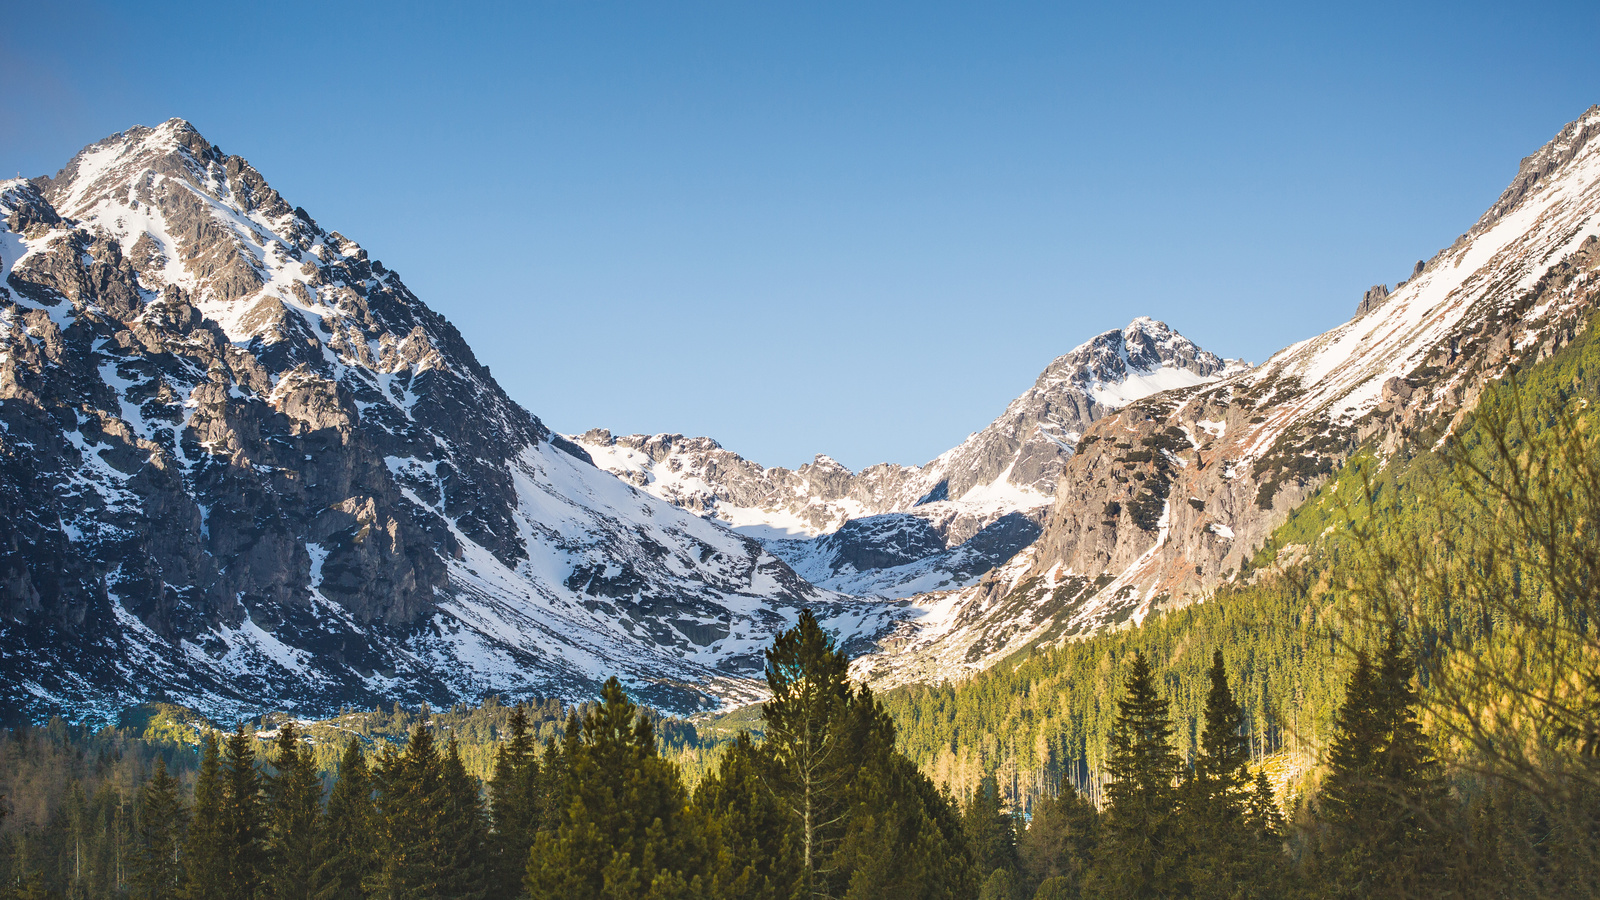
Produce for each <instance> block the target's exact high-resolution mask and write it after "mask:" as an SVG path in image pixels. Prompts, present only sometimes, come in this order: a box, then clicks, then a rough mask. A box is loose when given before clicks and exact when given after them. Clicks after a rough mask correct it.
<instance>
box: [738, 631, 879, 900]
mask: <svg viewBox="0 0 1600 900" xmlns="http://www.w3.org/2000/svg"><path fill="white" fill-rule="evenodd" d="M766 660H767V671H766V674H767V687H768V688H769V689H770V690H771V692H772V699H770V700H768V701H767V702H766V703H764V704H763V705H762V707H761V717H762V720H763V722H764V723H765V731H766V735H765V736H766V747H767V750H768V752H769V754H770V756H769V759H770V760H771V767H770V772H769V781H768V783H769V785H770V786H771V788H772V790H773V792H774V794H775V795H776V796H777V798H778V801H779V803H780V804H782V806H783V808H784V809H785V810H787V811H788V813H789V815H791V816H792V817H793V818H794V827H795V829H796V835H797V837H798V840H799V844H800V846H799V851H800V859H801V866H802V873H803V876H804V878H805V891H806V893H807V894H809V895H815V896H819V897H822V896H830V895H832V894H835V893H839V892H842V885H839V884H836V883H835V882H837V880H838V879H837V878H835V877H834V876H835V875H837V874H839V873H837V872H836V871H835V868H836V867H835V866H834V865H833V851H834V848H835V846H836V845H837V843H838V841H839V840H840V838H842V837H843V835H844V832H845V827H846V810H845V804H846V802H847V795H848V790H849V787H850V782H851V780H852V779H853V778H854V777H855V775H856V773H857V772H858V771H859V769H860V766H861V763H862V759H861V757H860V755H859V752H858V751H859V748H858V747H857V746H856V743H857V740H858V736H857V735H854V734H852V733H851V727H850V726H851V724H852V721H853V711H852V701H853V699H854V697H853V694H852V691H851V688H850V681H849V677H848V676H849V667H850V663H849V660H848V659H846V657H845V655H844V653H843V652H842V651H840V650H838V649H837V648H836V647H835V646H834V642H833V638H832V637H830V636H829V635H828V634H827V633H826V632H824V631H823V630H822V626H821V625H820V624H818V622H817V620H816V617H815V616H813V615H812V614H811V611H810V610H805V611H803V612H802V613H801V614H800V620H799V622H798V624H796V625H795V627H793V628H791V629H789V630H787V631H785V632H783V633H782V634H780V635H778V637H777V639H776V640H775V641H774V642H773V645H772V648H771V649H769V650H768V651H767V653H766Z"/></svg>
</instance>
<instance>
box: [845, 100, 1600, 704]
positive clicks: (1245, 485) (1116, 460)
mask: <svg viewBox="0 0 1600 900" xmlns="http://www.w3.org/2000/svg"><path fill="white" fill-rule="evenodd" d="M1597 301H1600V107H1594V108H1591V109H1590V110H1589V111H1588V112H1586V113H1585V114H1584V115H1583V116H1582V117H1581V118H1580V119H1578V120H1577V121H1575V122H1573V123H1571V124H1570V125H1568V126H1567V127H1566V128H1564V129H1563V130H1562V131H1561V133H1560V134H1558V135H1557V136H1556V137H1555V138H1554V139H1553V140H1551V141H1550V143H1548V144H1547V145H1545V146H1544V147H1543V148H1542V149H1540V150H1539V151H1538V152H1537V153H1535V154H1533V155H1532V156H1529V157H1528V158H1526V159H1524V160H1523V161H1522V165H1521V168H1520V169H1519V171H1518V172H1517V175H1516V177H1515V179H1514V180H1513V181H1512V183H1511V185H1510V186H1509V187H1507V188H1506V190H1505V192H1504V193H1503V194H1502V195H1501V196H1500V198H1499V200H1497V201H1496V202H1495V204H1494V206H1492V207H1491V208H1490V209H1489V210H1488V212H1486V213H1484V214H1483V216H1482V217H1481V218H1480V219H1479V220H1478V222H1477V223H1476V224H1475V225H1473V226H1472V228H1471V229H1470V230H1468V231H1467V232H1466V233H1465V234H1463V235H1462V236H1461V237H1460V238H1458V239H1457V240H1456V241H1455V242H1454V243H1453V244H1451V245H1450V246H1449V247H1447V248H1445V249H1444V250H1441V251H1440V252H1439V253H1438V254H1437V255H1435V256H1434V257H1433V258H1432V259H1430V260H1426V261H1424V262H1422V263H1419V264H1418V265H1417V266H1416V267H1415V268H1414V269H1413V270H1412V272H1411V274H1410V276H1409V277H1408V278H1407V279H1406V280H1405V281H1403V282H1402V283H1401V284H1400V285H1399V286H1398V287H1397V288H1396V289H1395V290H1394V291H1393V292H1389V291H1388V289H1387V288H1386V287H1383V286H1381V285H1380V286H1378V287H1375V288H1373V289H1371V290H1369V291H1367V292H1366V294H1365V295H1364V297H1363V298H1362V300H1361V302H1360V303H1359V304H1358V306H1357V314H1356V316H1355V317H1354V318H1353V319H1351V320H1350V321H1349V322H1346V323H1345V324H1343V325H1341V326H1339V327H1337V328H1335V329H1333V330H1331V331H1329V332H1327V333H1325V334H1321V335H1318V336H1316V337H1314V338H1311V339H1310V340H1306V341H1302V342H1300V343H1298V344H1295V345H1293V346H1291V347H1288V348H1286V349H1284V350H1282V351H1280V352H1278V353H1277V354H1275V355H1273V356H1272V358H1270V359H1268V360H1267V361H1266V362H1265V363H1263V364H1262V365H1260V366H1256V367H1254V368H1251V369H1248V370H1246V371H1242V372H1238V373H1236V374H1233V375H1230V376H1229V377H1225V378H1222V379H1220V380H1217V381H1213V382H1211V383H1207V384H1202V385H1198V386H1193V387H1183V388H1178V389H1175V390H1170V391H1166V392H1164V393H1160V394H1153V395H1151V396H1148V397H1145V398H1142V399H1139V400H1136V401H1134V402H1132V403H1129V404H1127V405H1126V406H1124V407H1123V408H1121V409H1119V410H1117V411H1115V412H1113V413H1111V414H1109V415H1107V416H1105V417H1103V418H1101V419H1100V420H1099V421H1097V422H1096V423H1095V424H1094V425H1093V426H1091V427H1090V428H1089V429H1088V430H1087V431H1086V432H1085V433H1084V436H1083V438H1082V439H1081V440H1080V441H1079V442H1078V445H1077V452H1076V453H1075V454H1073V455H1072V457H1071V458H1070V459H1068V460H1067V461H1066V462H1065V464H1064V465H1063V466H1062V469H1061V480H1060V483H1059V485H1058V487H1057V488H1056V493H1055V499H1054V502H1053V504H1052V507H1051V509H1050V512H1049V515H1048V517H1047V518H1046V521H1045V525H1044V531H1043V534H1042V535H1041V536H1040V537H1039V539H1038V540H1037V541H1036V542H1035V543H1034V544H1033V545H1032V546H1030V547H1029V548H1028V549H1027V550H1026V551H1024V552H1022V553H1019V554H1018V555H1017V556H1016V557H1014V558H1013V559H1012V560H1011V561H1010V562H1008V563H1007V564H1006V565H1005V566H1003V567H1001V568H1000V569H997V570H995V571H994V572H991V573H989V574H988V575H986V576H984V578H982V579H981V580H980V581H979V582H978V583H977V584H974V585H973V586H971V587H969V588H966V589H963V590H959V591H947V592H942V593H939V594H934V595H928V596H926V597H921V598H918V601H917V606H918V608H919V610H920V613H919V614H918V615H917V616H915V617H913V618H911V619H908V620H907V623H906V624H905V625H903V626H902V629H901V631H900V633H899V634H897V635H896V636H894V637H893V638H890V639H888V640H887V641H886V642H885V645H886V647H891V648H893V649H892V650H886V651H885V652H881V653H877V654H874V655H872V656H869V657H867V658H865V659H862V660H860V661H859V662H858V664H857V665H858V670H857V671H858V673H859V674H862V675H864V676H867V677H871V678H874V679H876V680H877V681H879V682H880V683H891V684H892V683H898V682H901V681H909V680H929V679H932V680H937V679H940V678H947V677H956V676H959V675H960V674H962V673H963V672H970V671H974V670H978V669H982V668H985V667H987V666H989V665H991V664H992V663H993V662H994V661H996V660H998V659H1001V658H1004V657H1005V656H1007V655H1009V654H1012V653H1016V652H1018V651H1019V650H1022V649H1025V648H1028V647H1033V646H1038V645H1040V644H1049V643H1052V642H1058V641H1063V640H1070V639H1073V638H1076V637H1080V636H1083V635H1088V634H1092V633H1094V632H1097V631H1100V630H1103V629H1107V628H1116V627H1122V626H1124V625H1126V624H1128V623H1138V622H1142V621H1143V620H1144V619H1145V617H1146V616H1148V615H1150V614H1151V613H1152V612H1154V611H1158V610H1161V609H1165V608H1171V607H1176V606H1182V605H1184V604H1187V603H1193V602H1198V601H1202V600H1205V599H1206V598H1207V597H1209V596H1210V595H1211V594H1212V593H1213V592H1214V591H1215V590H1216V589H1217V587H1218V586H1219V585H1222V584H1224V583H1227V582H1232V581H1236V580H1239V579H1241V578H1243V577H1246V573H1247V571H1248V570H1249V569H1250V568H1251V567H1252V565H1258V564H1259V565H1272V564H1274V563H1276V562H1277V560H1276V558H1274V559H1268V560H1261V559H1258V558H1257V554H1258V551H1260V550H1261V549H1262V547H1263V545H1264V544H1265V543H1266V541H1267V539H1268V537H1269V536H1271V534H1272V533H1273V531H1274V530H1275V529H1276V528H1277V527H1278V526H1279V525H1281V524H1283V523H1284V522H1285V521H1286V520H1287V518H1288V516H1289V514H1290V512H1291V511H1293V510H1294V509H1295V508H1296V507H1298V506H1299V505H1300V504H1302V503H1303V502H1305V501H1306V500H1307V499H1308V498H1309V497H1311V496H1312V495H1313V493H1314V492H1315V491H1316V490H1317V489H1318V488H1319V487H1320V486H1321V485H1322V484H1323V483H1324V482H1325V481H1326V480H1327V478H1328V476H1329V475H1330V474H1332V473H1333V472H1334V471H1335V470H1336V469H1337V468H1338V467H1339V466H1340V465H1341V464H1342V463H1343V462H1345V461H1346V460H1347V459H1349V458H1350V456H1351V455H1352V454H1353V453H1354V452H1356V451H1357V450H1358V449H1360V448H1363V447H1367V448H1372V449H1374V450H1375V451H1376V452H1378V453H1379V454H1383V453H1388V452H1393V451H1395V450H1396V449H1397V448H1399V447H1401V446H1403V445H1406V444H1408V443H1410V442H1413V441H1422V442H1423V445H1424V446H1426V445H1429V444H1431V443H1433V442H1436V441H1437V440H1438V437H1439V436H1440V435H1443V434H1447V433H1448V432H1449V430H1450V429H1452V428H1453V427H1454V426H1455V425H1457V424H1458V423H1459V422H1460V421H1461V419H1462V417H1463V416H1465V415H1466V414H1467V413H1469V412H1470V411H1471V410H1472V409H1473V408H1474V407H1475V406H1476V404H1477V400H1478V397H1479V395H1480V394H1481V392H1482V391H1483V389H1484V386H1485V385H1486V384H1488V383H1489V382H1490V381H1491V380H1494V379H1497V378H1500V377H1502V376H1504V375H1506V374H1508V373H1513V372H1516V371H1517V370H1518V369H1519V368H1520V367H1523V366H1526V365H1528V364H1530V363H1533V362H1536V361H1538V360H1540V359H1543V358H1545V357H1547V356H1548V355H1549V354H1550V353H1552V352H1553V351H1555V350H1557V349H1559V348H1561V347H1563V346H1565V345H1566V344H1568V343H1570V342H1571V341H1572V339H1573V338H1574V336H1575V335H1577V334H1578V333H1579V332H1581V331H1582V330H1583V329H1584V328H1586V327H1587V326H1588V323H1589V321H1590V319H1591V318H1592V316H1593V315H1594V312H1595V308H1596V303H1597ZM1299 550H1304V548H1303V547H1301V548H1299ZM1281 552H1287V553H1289V554H1291V555H1292V554H1293V553H1295V552H1297V551H1296V548H1294V547H1285V548H1281Z"/></svg>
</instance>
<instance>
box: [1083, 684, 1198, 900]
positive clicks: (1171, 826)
mask: <svg viewBox="0 0 1600 900" xmlns="http://www.w3.org/2000/svg"><path fill="white" fill-rule="evenodd" d="M1110 744H1111V757H1110V759H1109V760H1108V761H1107V765H1106V771H1107V774H1108V775H1109V776H1110V778H1111V781H1110V783H1109V784H1108V785H1107V786H1106V799H1107V800H1108V803H1107V805H1106V812H1105V815H1104V817H1103V818H1102V819H1101V829H1100V844H1099V847H1098V848H1097V851H1096V854H1095V862H1094V866H1093V867H1092V869H1091V872H1090V879H1089V880H1090V884H1091V886H1092V888H1093V891H1094V895H1095V896H1097V897H1105V898H1125V897H1126V898H1145V897H1168V896H1173V895H1181V894H1182V893H1183V892H1184V891H1186V890H1187V886H1186V885H1184V884H1183V883H1182V882H1183V861H1184V854H1183V848H1182V846H1181V843H1180V835H1179V833H1178V829H1177V827H1176V825H1177V823H1176V822H1175V815H1174V807H1175V805H1176V802H1177V791H1176V788H1175V786H1174V784H1173V782H1174V780H1175V779H1176V778H1177V775H1178V757H1177V754H1176V753H1175V752H1174V751H1173V749H1172V723H1171V721H1170V719H1169V718H1168V715H1167V701H1166V700H1165V699H1164V698H1162V696H1161V695H1160V693H1159V692H1158V691H1157V690H1156V686H1155V679H1154V677H1153V676H1152V675H1151V672H1150V664H1149V663H1148V662H1147V661H1146V660H1145V658H1144V654H1143V653H1135V654H1134V658H1133V664H1132V665H1131V666H1130V667H1129V671H1128V678H1127V681H1126V683H1125V684H1124V686H1123V695H1122V697H1121V698H1120V699H1118V700H1117V718H1116V722H1115V723H1114V725H1113V726H1112V730H1111V740H1110Z"/></svg>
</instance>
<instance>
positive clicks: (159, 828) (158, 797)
mask: <svg viewBox="0 0 1600 900" xmlns="http://www.w3.org/2000/svg"><path fill="white" fill-rule="evenodd" d="M188 815H189V811H188V810H187V809H186V808H185V807H184V805H183V800H182V799H181V798H180V797H179V796H178V780H177V779H176V778H173V777H172V776H171V775H169V774H168V773H167V760H166V758H165V757H163V756H157V757H156V768H155V771H154V772H153V773H152V774H151V776H150V780H149V781H146V782H145V783H144V786H143V787H141V788H140V789H139V816H138V825H137V830H138V846H137V848H136V849H135V851H134V853H133V857H132V859H131V860H130V862H131V866H130V867H129V868H130V870H131V872H130V874H131V877H130V878H129V882H128V888H129V890H128V893H129V895H130V896H131V897H133V898H134V900H173V898H176V897H177V896H178V891H179V889H180V888H181V887H182V884H183V879H182V877H181V876H182V869H181V867H180V865H179V858H178V849H179V847H181V846H182V841H183V828H184V823H185V821H186V820H187V818H188Z"/></svg>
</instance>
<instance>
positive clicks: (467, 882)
mask: <svg viewBox="0 0 1600 900" xmlns="http://www.w3.org/2000/svg"><path fill="white" fill-rule="evenodd" d="M441 772H442V779H441V785H440V786H441V789H442V791H443V801H444V802H443V806H442V809H441V811H440V827H439V855H440V864H441V867H442V869H443V877H442V878H441V884H440V888H441V896H443V897H450V898H454V900H483V898H484V897H485V896H487V894H488V889H489V863H490V862H491V858H490V856H489V852H488V851H489V822H488V818H487V816H486V815H485V813H484V808H483V801H482V799H481V798H480V796H479V791H478V782H477V780H476V779H474V778H473V777H472V776H471V775H468V774H467V769H466V767H465V766H464V765H462V763H461V747H460V745H459V744H457V742H456V739H455V737H454V736H452V737H451V738H450V743H449V744H448V745H446V747H445V753H444V759H443V761H442V763H441Z"/></svg>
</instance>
